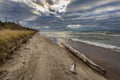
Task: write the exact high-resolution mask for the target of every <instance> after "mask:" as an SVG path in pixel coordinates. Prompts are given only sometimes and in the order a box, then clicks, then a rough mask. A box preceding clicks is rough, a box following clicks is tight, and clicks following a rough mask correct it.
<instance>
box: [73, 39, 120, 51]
mask: <svg viewBox="0 0 120 80" xmlns="http://www.w3.org/2000/svg"><path fill="white" fill-rule="evenodd" d="M71 40H73V41H80V42H84V43H87V44H90V45H94V46H98V47H103V48H109V49H114V50H120V47H118V46H114V45H109V44H104V43H100V42H92V41H87V40H80V39H75V38H71Z"/></svg>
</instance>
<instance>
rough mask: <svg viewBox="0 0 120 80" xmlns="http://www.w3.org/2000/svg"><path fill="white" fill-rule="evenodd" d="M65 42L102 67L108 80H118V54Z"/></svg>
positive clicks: (86, 45) (87, 45) (79, 43)
mask: <svg viewBox="0 0 120 80" xmlns="http://www.w3.org/2000/svg"><path fill="white" fill-rule="evenodd" d="M65 42H66V43H68V44H69V45H71V46H72V47H73V48H75V49H76V50H78V51H80V52H81V53H83V54H84V55H86V56H87V57H88V58H90V59H91V60H92V61H94V62H95V63H96V64H98V65H100V66H101V67H103V68H104V69H105V70H106V71H107V78H108V80H120V62H119V61H120V52H116V51H112V50H110V49H105V48H101V47H96V46H93V45H89V44H86V43H83V42H78V41H76V42H75V41H71V40H65Z"/></svg>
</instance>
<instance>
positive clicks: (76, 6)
mask: <svg viewBox="0 0 120 80" xmlns="http://www.w3.org/2000/svg"><path fill="white" fill-rule="evenodd" d="M5 17H8V19H9V20H10V21H17V20H20V22H21V24H23V25H26V26H28V27H33V28H36V29H40V30H120V0H0V20H3V21H4V20H5Z"/></svg>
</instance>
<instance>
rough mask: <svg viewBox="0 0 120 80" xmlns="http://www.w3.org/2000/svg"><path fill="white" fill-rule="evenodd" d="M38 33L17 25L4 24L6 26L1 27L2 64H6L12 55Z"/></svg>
mask: <svg viewBox="0 0 120 80" xmlns="http://www.w3.org/2000/svg"><path fill="white" fill-rule="evenodd" d="M12 25H13V26H14V27H12ZM36 32H37V31H36V30H32V29H29V28H24V27H22V26H20V25H17V24H15V23H9V24H8V23H7V24H5V23H4V26H0V62H5V61H6V59H8V58H10V56H11V54H12V53H13V52H14V51H15V50H17V49H19V48H20V47H21V45H22V44H23V43H26V42H27V41H28V40H29V39H30V38H31V37H32V36H33V35H34V34H35V33H36Z"/></svg>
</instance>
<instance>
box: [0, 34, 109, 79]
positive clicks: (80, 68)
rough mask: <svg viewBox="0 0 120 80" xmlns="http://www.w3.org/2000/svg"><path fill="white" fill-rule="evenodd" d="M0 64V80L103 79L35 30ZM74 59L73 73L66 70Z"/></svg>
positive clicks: (68, 69)
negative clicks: (74, 68) (24, 42)
mask: <svg viewBox="0 0 120 80" xmlns="http://www.w3.org/2000/svg"><path fill="white" fill-rule="evenodd" d="M15 53H16V54H13V55H12V56H11V57H12V59H9V60H7V61H6V63H5V64H3V65H2V66H1V67H0V72H1V76H0V79H1V80H107V79H106V78H105V77H104V76H103V75H100V74H99V73H98V72H96V71H94V70H93V69H91V68H90V67H89V66H88V65H87V64H85V63H84V62H83V61H81V60H80V59H78V58H77V57H76V56H74V55H73V54H71V52H70V51H68V50H67V49H65V48H64V47H61V46H59V45H58V44H56V43H54V42H53V41H51V40H50V39H48V38H45V37H43V36H42V35H40V34H39V33H36V34H35V35H34V36H33V37H32V38H31V39H30V40H29V41H28V42H27V43H26V44H24V45H22V47H21V48H20V49H18V50H17V51H15ZM74 62H76V72H77V74H74V73H72V72H71V71H70V69H71V65H72V64H73V63H74Z"/></svg>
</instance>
